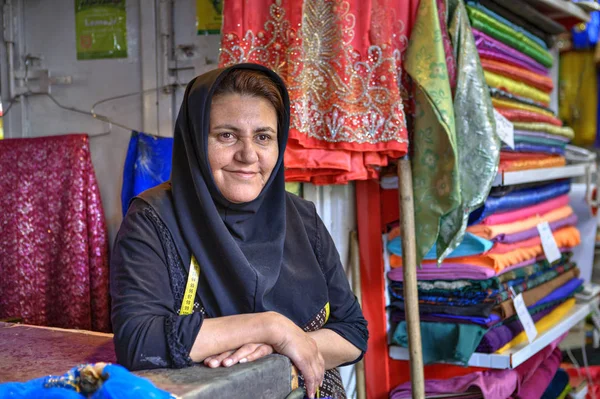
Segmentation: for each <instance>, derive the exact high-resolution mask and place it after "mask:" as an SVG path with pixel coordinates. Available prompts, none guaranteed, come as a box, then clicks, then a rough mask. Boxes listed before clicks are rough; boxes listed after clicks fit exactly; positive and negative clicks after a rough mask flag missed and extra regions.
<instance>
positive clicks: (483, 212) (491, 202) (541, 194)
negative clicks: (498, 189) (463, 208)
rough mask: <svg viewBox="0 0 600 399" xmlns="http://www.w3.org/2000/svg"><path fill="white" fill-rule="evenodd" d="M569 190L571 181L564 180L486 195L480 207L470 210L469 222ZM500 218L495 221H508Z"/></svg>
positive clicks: (533, 203) (478, 221)
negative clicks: (499, 194)
mask: <svg viewBox="0 0 600 399" xmlns="http://www.w3.org/2000/svg"><path fill="white" fill-rule="evenodd" d="M570 190H571V182H570V181H568V180H564V181H558V182H552V183H549V184H545V185H542V186H536V187H532V188H524V189H516V190H514V191H512V192H510V193H508V194H506V195H504V196H501V197H488V198H487V200H486V201H485V203H484V205H483V206H482V207H481V208H479V209H477V210H475V211H474V212H471V215H470V216H469V224H470V225H473V224H477V223H480V222H481V221H482V220H484V219H487V218H488V217H490V216H491V215H494V214H496V213H500V212H507V211H511V210H518V209H521V208H525V207H528V206H532V205H536V204H539V203H542V202H544V201H548V200H551V199H553V198H556V197H560V196H561V195H564V194H567V193H568V192H569V191H570ZM528 216H531V215H528ZM501 220H503V221H502V222H499V221H498V222H496V223H508V220H506V219H501ZM512 221H514V220H512ZM486 224H489V223H486Z"/></svg>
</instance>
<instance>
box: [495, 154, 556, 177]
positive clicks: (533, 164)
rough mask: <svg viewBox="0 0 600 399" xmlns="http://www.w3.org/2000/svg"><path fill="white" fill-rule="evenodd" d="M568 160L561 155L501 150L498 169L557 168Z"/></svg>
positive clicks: (511, 170)
mask: <svg viewBox="0 0 600 399" xmlns="http://www.w3.org/2000/svg"><path fill="white" fill-rule="evenodd" d="M566 164H567V160H566V159H565V157H563V156H560V155H546V154H536V153H534V152H505V151H502V152H500V164H499V166H498V169H499V170H500V171H503V172H516V171H520V170H531V169H545V168H557V167H560V166H565V165H566Z"/></svg>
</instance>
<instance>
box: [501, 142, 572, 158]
mask: <svg viewBox="0 0 600 399" xmlns="http://www.w3.org/2000/svg"><path fill="white" fill-rule="evenodd" d="M502 151H506V152H532V153H538V154H555V155H565V148H564V147H563V146H560V147H556V146H549V145H541V144H529V143H516V144H515V146H514V147H513V148H510V147H508V146H505V147H502Z"/></svg>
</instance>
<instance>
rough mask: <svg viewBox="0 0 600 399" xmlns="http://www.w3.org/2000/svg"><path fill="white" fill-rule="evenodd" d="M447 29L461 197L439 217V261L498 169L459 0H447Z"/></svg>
mask: <svg viewBox="0 0 600 399" xmlns="http://www.w3.org/2000/svg"><path fill="white" fill-rule="evenodd" d="M448 17H449V19H448V20H449V28H448V32H449V35H450V39H451V41H452V47H453V49H454V57H455V59H456V64H457V68H456V69H457V83H456V91H455V92H456V95H455V97H454V116H455V123H456V125H455V126H456V148H457V154H458V169H459V176H458V183H459V187H460V193H461V202H460V204H459V206H458V207H457V208H455V209H454V210H452V211H451V212H450V213H448V214H447V215H445V216H443V217H442V220H441V223H440V237H439V238H438V241H437V246H438V248H440V247H446V248H447V249H446V250H445V251H439V250H438V256H439V259H440V261H441V260H442V259H443V258H445V257H446V256H447V255H449V254H450V252H451V251H452V250H454V249H455V248H456V247H457V246H458V245H459V244H460V242H461V240H462V239H463V237H464V234H465V230H466V228H467V222H468V219H469V214H470V213H471V212H472V211H474V210H475V209H477V208H479V207H480V206H481V205H482V204H483V203H484V201H485V200H486V198H487V196H488V194H489V192H490V189H491V187H492V183H493V181H494V179H495V178H496V174H497V172H498V161H499V158H500V139H499V138H498V136H497V134H496V123H495V118H494V108H493V105H492V99H491V97H490V94H489V91H488V87H487V84H486V82H485V77H484V74H483V69H482V67H481V62H480V60H479V53H478V52H477V46H476V45H475V39H474V37H473V33H472V31H471V26H470V25H469V18H468V16H467V12H466V10H465V6H464V4H463V3H462V0H449V1H448Z"/></svg>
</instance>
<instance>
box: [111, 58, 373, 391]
mask: <svg viewBox="0 0 600 399" xmlns="http://www.w3.org/2000/svg"><path fill="white" fill-rule="evenodd" d="M288 129H289V100H288V95H287V90H286V89H285V86H284V84H283V81H282V80H281V78H279V76H277V74H275V73H274V72H272V71H270V70H268V69H266V68H264V67H262V66H259V65H254V64H240V65H236V66H233V67H230V68H227V69H219V70H214V71H211V72H208V73H206V74H204V75H201V76H199V77H197V78H195V79H194V80H193V81H192V82H191V83H190V84H189V85H188V87H187V89H186V92H185V97H184V100H183V104H182V106H181V110H180V112H179V116H178V119H177V124H176V127H175V141H174V147H173V168H172V173H171V181H170V182H169V183H165V184H163V185H161V186H158V187H155V188H153V189H151V190H149V191H147V192H145V193H143V194H141V195H140V196H139V197H137V198H135V199H134V200H133V201H132V202H131V205H130V207H129V210H128V212H127V215H126V216H125V219H124V220H123V224H122V226H121V229H120V230H119V234H118V236H117V239H116V243H115V248H114V251H113V256H112V259H111V295H112V323H113V330H114V332H115V338H114V339H115V346H116V352H117V358H118V361H119V362H120V363H121V364H123V365H125V366H126V367H128V368H130V369H143V368H153V367H174V368H176V367H185V366H189V365H191V364H192V363H193V362H201V361H204V363H205V364H206V365H207V366H209V367H219V366H225V367H230V366H231V365H233V364H236V363H243V362H246V361H253V360H256V359H258V358H260V357H262V356H265V355H267V354H270V353H272V352H278V353H281V354H283V355H286V356H288V357H289V358H290V359H291V360H292V362H293V363H294V364H295V365H296V366H297V367H298V369H299V371H300V372H301V374H302V376H303V378H304V382H305V385H306V390H307V392H308V394H309V397H313V396H314V393H315V391H316V388H317V387H318V386H320V385H321V386H322V388H321V393H322V394H323V395H328V396H334V395H337V396H338V397H344V396H345V394H344V392H343V387H342V385H341V381H340V378H339V373H338V372H337V370H336V369H335V368H336V367H337V366H340V365H345V364H352V363H353V362H356V361H358V360H360V358H361V357H362V355H363V354H364V352H365V350H366V348H367V339H368V331H367V323H366V321H365V319H364V318H363V315H362V312H361V310H360V307H359V305H358V303H357V301H356V298H355V297H354V295H352V293H351V291H350V287H349V284H348V281H347V279H346V276H345V274H344V271H343V268H342V265H341V263H340V259H339V255H338V253H337V251H336V249H335V246H334V243H333V241H332V239H331V237H330V235H329V234H328V232H327V230H326V229H325V227H324V225H323V222H322V221H321V220H320V219H319V217H318V216H317V213H316V210H315V207H314V205H313V204H312V203H310V202H307V201H304V200H302V199H300V198H298V197H296V196H294V195H292V194H289V193H286V191H285V188H284V166H283V153H284V151H285V145H286V141H287V136H288ZM194 263H196V265H194ZM196 270H198V271H199V273H198V279H197V289H196V293H195V296H194V297H195V300H194V307H193V310H191V301H189V303H188V302H184V295H193V294H190V288H189V286H190V281H192V284H191V286H194V284H193V280H194V276H195V275H196V274H195V271H196ZM190 271H191V273H190ZM188 276H189V278H188ZM186 286H187V287H186ZM192 292H193V290H192ZM188 305H189V309H188ZM184 310H185V311H184ZM188 310H189V311H188ZM187 313H190V314H187ZM325 370H327V371H325Z"/></svg>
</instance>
